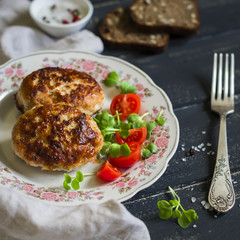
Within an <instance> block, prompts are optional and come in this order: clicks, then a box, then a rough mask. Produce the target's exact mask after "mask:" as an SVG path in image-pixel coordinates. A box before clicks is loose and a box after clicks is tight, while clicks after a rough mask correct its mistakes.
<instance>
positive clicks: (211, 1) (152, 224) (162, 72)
mask: <svg viewBox="0 0 240 240" xmlns="http://www.w3.org/2000/svg"><path fill="white" fill-rule="evenodd" d="M92 2H93V4H94V8H95V11H94V16H93V19H92V21H91V22H90V23H89V24H88V26H87V28H88V29H90V30H92V31H94V32H95V33H96V34H97V35H99V33H98V30H97V28H98V25H99V23H100V21H101V19H102V18H103V17H104V16H105V15H106V14H107V13H108V12H110V11H111V10H113V9H114V8H115V7H117V6H130V5H131V3H132V1H130V0H122V1H121V0H106V1H102V0H94V1H92ZM198 4H199V11H200V22H201V27H200V31H199V33H198V34H197V35H196V36H194V37H190V38H172V39H171V40H170V42H169V47H168V49H167V51H166V52H164V53H162V54H155V55H154V54H146V53H140V52H136V51H127V50H113V49H109V48H107V47H105V50H104V52H103V54H104V55H111V56H116V57H119V58H121V59H124V60H126V61H128V62H130V63H132V64H134V65H135V66H137V67H139V68H140V69H142V70H143V71H144V72H146V73H147V74H148V75H149V76H150V77H151V78H152V79H153V81H155V83H156V84H157V85H158V86H159V87H161V88H162V89H163V90H164V91H165V92H166V93H167V95H168V96H169V98H170V100H171V102H172V104H173V108H174V112H175V114H176V116H177V118H178V120H179V125H180V139H179V145H178V149H177V151H176V153H175V155H174V156H173V158H172V159H171V160H170V164H169V166H168V168H167V170H166V172H165V173H164V174H163V176H162V177H161V178H160V179H159V180H158V181H157V182H155V183H154V184H153V185H152V186H150V187H148V188H147V189H145V190H142V191H140V192H139V193H137V194H136V195H135V196H134V197H132V198H131V199H129V200H128V201H125V202H124V203H123V204H124V205H125V206H126V207H127V209H128V210H129V211H130V212H131V213H132V214H133V215H134V216H136V217H138V218H140V219H142V220H143V221H144V222H145V224H146V225H147V227H148V229H149V232H150V235H151V239H153V240H154V239H156V240H159V239H165V240H167V239H168V240H170V239H175V240H180V239H191V240H193V239H216V240H217V239H231V240H232V239H240V236H239V235H240V200H239V198H240V197H239V193H240V157H239V152H240V150H239V143H240V134H239V133H240V124H239V123H240V114H239V112H240V111H239V110H240V102H239V93H240V81H239V79H240V76H239V75H240V70H239V69H240V68H239V64H240V54H239V50H240V1H239V0H198ZM214 52H217V53H220V52H223V53H226V52H229V53H235V60H236V72H235V92H236V96H235V113H234V114H232V115H230V116H229V117H228V121H227V127H228V147H229V155H230V166H231V172H232V178H233V183H234V188H235V193H236V203H235V206H234V208H233V209H232V210H230V211H229V212H228V213H226V214H221V215H218V214H216V212H214V211H210V210H209V209H206V206H205V207H204V206H203V203H204V201H207V196H208V190H209V187H210V182H211V178H212V174H213V170H214V165H215V158H216V152H217V143H218V131H219V118H218V116H217V115H215V114H214V113H213V112H211V110H210V91H211V90H210V88H211V78H212V61H213V53H214ZM203 144H204V146H203ZM210 145H211V146H210ZM191 146H195V147H197V146H199V148H201V150H200V151H199V152H198V151H196V152H195V154H194V155H193V156H191V157H187V158H186V159H185V157H186V152H187V151H188V150H189V148H190V147H191ZM201 146H203V147H201ZM213 152H214V153H215V154H213V155H212V153H213ZM184 160H186V161H184ZM168 186H171V187H172V188H174V189H175V190H176V192H177V194H179V196H180V197H181V202H182V205H183V206H184V207H185V208H186V209H188V208H193V209H195V210H196V212H197V213H198V216H199V220H198V221H197V222H196V224H195V225H193V224H192V225H191V226H190V227H189V228H187V229H182V228H181V227H179V226H178V225H177V223H176V221H175V220H174V219H173V220H166V221H163V220H161V219H160V218H159V216H158V213H159V211H158V207H157V201H159V200H162V199H166V200H169V199H170V197H171V196H170V194H169V193H168V192H167V189H168ZM192 198H196V201H194V200H193V199H192Z"/></svg>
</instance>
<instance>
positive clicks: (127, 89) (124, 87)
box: [120, 81, 138, 94]
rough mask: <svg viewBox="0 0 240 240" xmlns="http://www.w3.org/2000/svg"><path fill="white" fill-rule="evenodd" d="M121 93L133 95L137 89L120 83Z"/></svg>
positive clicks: (126, 83) (128, 84)
mask: <svg viewBox="0 0 240 240" xmlns="http://www.w3.org/2000/svg"><path fill="white" fill-rule="evenodd" d="M120 88H121V93H123V94H127V93H134V92H136V91H137V90H138V87H136V86H133V85H131V84H130V83H129V82H127V81H122V82H121V83H120Z"/></svg>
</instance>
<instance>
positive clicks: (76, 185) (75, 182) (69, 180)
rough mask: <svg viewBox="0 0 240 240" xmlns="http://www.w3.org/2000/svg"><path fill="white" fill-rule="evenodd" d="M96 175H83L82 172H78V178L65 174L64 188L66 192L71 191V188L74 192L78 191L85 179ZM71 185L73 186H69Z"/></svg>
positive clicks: (92, 173)
mask: <svg viewBox="0 0 240 240" xmlns="http://www.w3.org/2000/svg"><path fill="white" fill-rule="evenodd" d="M94 174H95V172H91V173H85V174H83V173H82V172H80V171H77V172H76V177H71V176H70V175H68V174H66V173H65V174H64V176H65V179H64V181H63V187H64V188H65V189H66V190H70V189H71V188H73V189H74V190H78V189H79V188H80V182H82V181H83V180H84V177H86V176H92V175H94ZM69 184H71V185H70V186H69Z"/></svg>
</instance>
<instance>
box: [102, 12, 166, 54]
mask: <svg viewBox="0 0 240 240" xmlns="http://www.w3.org/2000/svg"><path fill="white" fill-rule="evenodd" d="M99 32H100V34H101V36H102V38H103V40H104V42H105V43H106V44H107V45H108V46H109V47H112V48H120V49H136V50H140V51H147V52H154V53H158V52H163V51H165V50H166V48H167V46H168V39H169V35H168V34H166V33H156V34H152V35H149V34H148V33H146V32H141V31H139V30H137V29H136V28H135V26H134V23H133V22H132V19H131V17H130V11H129V9H128V8H123V7H118V8H116V9H114V10H113V11H112V12H110V13H108V14H107V15H106V17H105V18H104V19H103V21H102V23H101V24H100V27H99Z"/></svg>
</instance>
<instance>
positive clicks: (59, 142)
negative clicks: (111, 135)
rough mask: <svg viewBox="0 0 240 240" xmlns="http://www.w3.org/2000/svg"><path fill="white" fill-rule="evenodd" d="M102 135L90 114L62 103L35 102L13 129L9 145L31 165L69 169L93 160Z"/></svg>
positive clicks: (101, 140)
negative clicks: (36, 103)
mask: <svg viewBox="0 0 240 240" xmlns="http://www.w3.org/2000/svg"><path fill="white" fill-rule="evenodd" d="M102 144H103V137H102V134H101V132H100V130H99V129H98V127H97V124H96V122H95V121H94V120H93V119H92V117H90V116H88V115H86V114H85V113H82V112H81V111H80V110H79V109H77V108H75V107H73V106H70V105H66V104H63V103H58V104H46V105H44V106H43V105H38V106H36V107H34V108H32V109H31V110H29V111H27V112H25V113H24V114H22V115H21V116H20V118H19V120H18V121H17V122H16V124H15V126H14V128H13V130H12V148H13V150H14V152H15V154H16V155H17V156H19V157H20V158H22V159H23V160H25V161H26V163H27V164H28V165H30V166H34V167H41V168H42V170H48V171H52V170H64V171H71V170H73V169H76V168H78V167H80V166H82V165H84V164H85V163H87V162H89V161H92V160H93V159H94V158H95V157H96V155H97V154H98V153H99V152H100V150H101V148H102Z"/></svg>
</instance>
